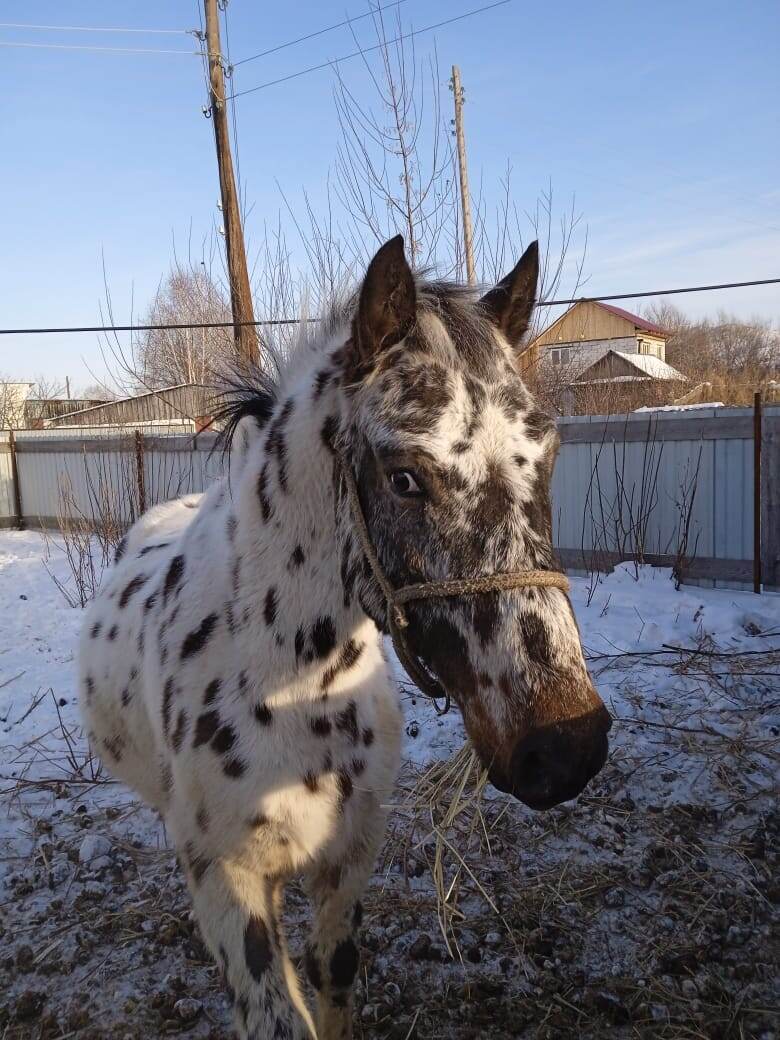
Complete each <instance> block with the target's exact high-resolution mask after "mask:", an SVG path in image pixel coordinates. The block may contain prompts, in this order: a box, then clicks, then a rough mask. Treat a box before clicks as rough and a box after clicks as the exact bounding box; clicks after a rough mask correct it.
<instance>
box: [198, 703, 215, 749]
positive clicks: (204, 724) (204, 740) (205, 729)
mask: <svg viewBox="0 0 780 1040" xmlns="http://www.w3.org/2000/svg"><path fill="white" fill-rule="evenodd" d="M219 722H220V719H219V715H218V714H217V712H216V711H207V712H205V713H204V714H203V715H199V716H198V721H197V722H196V723H195V739H194V740H193V742H192V746H193V747H194V748H198V747H201V746H202V745H203V744H208V743H209V742H210V741H211V740H212V739H213V737H214V734H215V733H216V732H217V730H218V729H219Z"/></svg>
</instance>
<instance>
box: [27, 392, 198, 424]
mask: <svg viewBox="0 0 780 1040" xmlns="http://www.w3.org/2000/svg"><path fill="white" fill-rule="evenodd" d="M213 399H214V391H213V390H212V389H211V388H209V387H206V386H201V385H200V384H199V383H180V384H179V385H178V386H166V387H162V388H161V389H159V390H149V391H148V392H146V393H143V394H136V395H135V396H133V397H123V398H121V399H119V400H117V401H107V402H106V403H105V404H99V405H93V406H92V407H89V408H81V409H79V410H76V411H70V412H68V413H67V414H65V415H58V416H56V417H55V418H52V419H49V420H47V421H46V424H45V425H46V427H47V428H50V427H55V426H56V427H58V428H59V427H74V426H148V425H150V424H156V425H161V424H162V425H165V426H167V427H180V428H181V430H182V431H184V432H197V431H198V430H201V429H203V428H204V427H206V426H209V425H210V424H211V417H212V415H213V411H214V403H213Z"/></svg>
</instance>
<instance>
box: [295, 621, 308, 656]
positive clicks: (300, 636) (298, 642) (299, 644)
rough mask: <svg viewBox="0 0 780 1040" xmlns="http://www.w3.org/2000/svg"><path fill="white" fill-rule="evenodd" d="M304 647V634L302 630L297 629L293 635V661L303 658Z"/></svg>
mask: <svg viewBox="0 0 780 1040" xmlns="http://www.w3.org/2000/svg"><path fill="white" fill-rule="evenodd" d="M305 646H306V633H305V631H304V630H303V628H298V630H297V631H296V633H295V660H296V661H300V659H301V657H303V649H304V647H305Z"/></svg>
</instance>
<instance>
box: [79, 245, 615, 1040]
mask: <svg viewBox="0 0 780 1040" xmlns="http://www.w3.org/2000/svg"><path fill="white" fill-rule="evenodd" d="M537 280H538V252H537V246H536V244H533V245H532V246H531V247H530V248H529V249H528V250H527V251H526V252H525V254H524V255H523V257H522V258H521V260H520V262H519V263H518V265H517V266H516V267H515V269H514V270H513V271H512V272H511V273H510V274H509V275H508V276H507V277H506V278H505V279H504V280H503V281H502V282H500V283H499V284H498V285H497V286H496V287H495V288H493V289H492V290H491V291H489V292H488V293H487V294H486V295H485V296H483V297H482V299H476V297H475V296H473V295H472V294H471V293H470V292H468V291H466V290H464V289H463V288H462V287H458V286H455V285H452V284H446V283H440V282H433V281H426V280H424V279H422V278H418V279H416V278H415V277H414V275H413V274H412V271H411V270H410V268H409V265H408V264H407V261H406V259H405V256H404V245H403V240H402V239H401V238H400V237H397V238H394V239H392V240H391V241H389V242H388V243H386V244H385V245H384V246H383V247H382V248H381V249H380V250H379V252H378V253H377V254H376V256H375V257H374V258H373V260H372V261H371V263H370V265H369V266H368V269H367V271H366V274H365V277H364V279H363V282H362V285H361V286H360V288H359V290H358V291H357V292H356V294H355V296H354V297H353V298H352V299H351V301H349V302H348V303H347V304H346V305H344V306H342V307H340V308H334V309H333V310H332V312H331V313H329V314H328V315H327V316H326V317H325V318H323V320H322V321H321V322H320V323H319V324H318V325H317V326H316V327H315V326H310V327H309V329H311V328H315V331H313V332H312V331H307V332H304V333H302V338H301V342H300V344H299V345H298V347H297V349H295V350H294V351H293V352H292V354H291V356H290V357H289V358H288V359H287V361H286V362H285V363H284V365H282V366H281V368H280V374H279V375H278V376H277V377H276V378H274V379H273V380H272V379H271V378H270V377H269V376H267V375H266V374H265V373H264V372H263V371H261V370H259V368H258V370H256V371H255V372H254V373H253V374H252V375H251V378H250V377H249V376H247V377H246V379H245V380H241V381H239V383H238V384H236V385H234V386H233V387H232V392H231V395H230V396H229V397H228V398H227V399H226V400H227V404H226V407H225V413H224V415H223V419H224V423H225V437H226V441H227V442H228V445H229V449H230V454H229V463H230V464H229V467H228V468H227V472H226V476H225V477H224V479H223V480H222V481H221V482H219V483H217V484H216V485H215V486H213V487H212V488H211V489H210V490H209V491H208V492H207V493H206V494H205V495H203V496H200V497H195V496H191V497H189V498H184V499H181V500H179V501H173V502H169V503H166V504H164V505H160V506H157V507H155V508H154V509H151V510H150V511H149V512H148V513H146V514H145V515H144V516H142V517H141V519H140V520H139V521H138V522H137V523H136V524H135V525H134V526H133V527H132V528H131V529H130V531H129V532H128V534H127V536H126V537H125V539H124V540H123V542H122V543H121V545H120V547H119V550H118V551H117V560H116V565H115V567H114V568H113V569H112V571H111V573H110V575H109V576H108V579H107V580H106V581H105V583H104V585H103V587H102V588H101V590H100V592H99V594H98V596H97V597H96V599H95V600H94V602H93V603H92V604H91V606H90V608H89V611H88V614H87V617H86V619H85V625H84V630H83V636H82V641H81V646H80V683H81V690H82V703H83V713H84V717H85V721H86V723H87V726H88V731H89V733H90V738H91V740H92V742H93V744H94V746H95V747H96V748H97V749H98V751H99V753H100V755H101V756H102V758H103V760H104V761H105V763H106V765H107V766H108V767H109V769H110V770H111V771H112V772H113V773H114V774H115V775H116V776H117V777H119V778H121V779H122V780H124V781H125V782H127V783H128V784H129V785H130V786H131V787H133V788H135V790H136V791H138V792H139V793H140V794H141V796H142V797H143V798H144V799H145V800H146V801H147V802H148V803H150V804H151V805H152V806H154V807H155V808H156V809H157V810H159V812H160V813H161V814H162V816H163V818H164V820H165V823H166V827H167V829H168V832H169V834H170V835H171V836H172V839H173V842H174V843H175V846H176V849H177V851H178V854H179V858H180V860H181V862H182V865H183V868H184V870H185V873H186V876H187V880H188V884H189V888H190V891H191V894H192V899H193V902H194V906H195V913H196V915H197V919H198V921H199V924H200V927H201V930H202V933H203V936H204V938H205V941H206V942H207V944H208V946H209V947H210V949H211V951H212V953H213V955H214V957H215V958H216V960H217V962H218V964H219V965H220V967H221V969H222V971H223V973H224V977H225V980H226V985H227V987H228V990H229V992H230V993H231V995H232V997H233V1000H234V1003H235V1024H236V1029H237V1031H238V1034H239V1036H240V1037H242V1038H252V1040H265V1038H280V1040H303V1038H311V1037H317V1038H318V1040H342V1038H349V1037H351V1036H352V1021H351V1017H352V1016H351V1011H352V996H351V991H352V985H353V981H354V978H355V975H356V972H357V969H358V947H357V944H356V938H357V933H358V930H359V927H360V922H361V916H362V909H361V902H360V900H361V896H362V894H363V890H364V888H365V886H366V883H367V880H368V878H369V876H370V874H371V872H372V865H373V862H374V859H375V855H376V852H377V847H378V844H379V842H380V839H381V837H382V834H383V831H384V827H385V814H384V811H383V805H385V804H386V803H387V802H388V801H389V799H390V798H391V792H392V789H393V784H394V780H395V775H396V769H397V766H398V763H399V747H400V728H401V714H400V708H399V703H398V695H397V691H396V686H395V683H394V682H393V679H392V676H391V674H390V670H389V666H388V661H387V659H386V657H385V655H384V653H383V643H382V634H383V633H385V634H387V633H388V632H389V634H390V635H391V636H392V637H393V639H394V640H395V641H396V645H397V646H398V648H399V652H401V651H402V659H404V660H405V661H406V663H407V664H408V667H409V669H410V671H411V673H412V674H413V676H414V677H415V679H416V681H418V682H419V683H420V684H421V685H423V686H428V687H429V688H430V687H432V688H433V689H434V690H438V689H439V688H440V689H441V690H442V691H444V692H445V693H446V694H447V695H451V697H452V699H453V700H454V701H455V702H456V704H457V707H458V709H459V710H460V712H461V713H462V716H463V720H464V723H465V727H466V730H467V732H468V735H469V737H470V739H471V742H472V744H473V746H474V748H475V749H476V751H477V753H478V754H479V756H480V758H481V760H482V762H483V763H484V765H485V767H486V768H487V769H488V771H489V776H490V779H491V781H492V783H493V784H494V785H495V786H496V787H497V788H499V789H500V790H501V791H505V792H509V793H510V794H511V795H513V796H514V797H516V798H519V799H520V800H522V801H523V802H525V803H527V804H528V805H529V806H531V807H532V808H534V809H545V808H549V807H551V806H553V805H555V804H557V803H559V802H561V801H563V800H566V799H570V798H573V797H574V796H575V795H577V794H578V793H579V792H580V791H581V790H582V788H583V787H584V785H585V784H586V783H587V782H588V780H589V779H590V778H591V777H592V776H594V775H595V774H596V773H597V772H598V771H599V769H600V768H601V766H602V765H603V763H604V760H605V756H606V752H607V731H608V729H609V716H608V714H607V712H606V710H605V708H604V705H603V703H602V702H601V700H600V699H599V697H598V695H597V693H596V691H595V690H594V688H593V685H592V683H591V681H590V679H589V677H588V673H587V670H586V667H585V663H584V660H583V654H582V647H581V644H580V638H579V632H578V629H577V624H576V621H575V619H574V615H573V612H572V609H571V606H570V603H569V600H568V597H567V595H566V592H565V587H566V585H565V578H563V576H562V575H560V574H558V573H557V572H556V569H555V564H554V559H553V552H552V547H551V509H550V477H551V473H552V468H553V463H554V460H555V455H556V451H557V448H558V437H557V434H556V431H555V426H554V424H553V422H552V421H551V420H550V419H549V418H548V417H547V416H546V415H545V414H544V413H543V412H541V411H540V410H539V409H538V408H537V407H536V406H535V404H534V401H533V399H532V397H531V395H530V393H529V392H528V390H527V389H526V387H525V386H524V384H523V382H522V380H521V378H520V376H519V374H518V368H517V351H518V347H519V344H520V342H521V340H522V337H523V335H524V333H525V332H526V329H527V327H528V323H529V318H530V315H531V312H532V309H533V306H534V302H535V295H536V287H537ZM548 579H549V580H548ZM409 587H411V593H409V596H408V597H407V596H405V595H402V594H401V593H403V592H404V590H407V591H408V589H409ZM421 589H422V590H423V591H421ZM396 590H400V591H398V593H397V594H396ZM423 597H424V598H423ZM300 875H302V876H303V878H304V880H305V882H306V884H307V887H308V891H309V893H310V895H311V899H312V903H313V917H314V922H313V928H312V932H311V935H310V937H309V941H308V944H307V948H306V953H305V956H304V966H305V969H306V972H307V975H308V978H309V980H310V982H311V984H312V987H313V989H314V991H315V992H316V1010H315V1013H314V1014H312V1012H311V1011H310V1010H309V1008H308V1006H307V1003H306V1001H305V999H304V997H303V994H302V991H301V988H300V985H299V981H298V978H297V975H296V971H295V968H294V967H293V965H292V962H291V960H290V957H289V954H288V951H287V947H286V943H285V937H284V931H283V928H282V922H281V920H280V910H281V906H282V899H283V891H284V886H285V884H286V882H287V881H288V880H289V879H290V878H292V877H293V876H300Z"/></svg>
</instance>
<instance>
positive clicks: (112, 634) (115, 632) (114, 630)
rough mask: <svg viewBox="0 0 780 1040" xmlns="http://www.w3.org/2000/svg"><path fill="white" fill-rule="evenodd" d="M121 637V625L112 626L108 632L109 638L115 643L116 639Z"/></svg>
mask: <svg viewBox="0 0 780 1040" xmlns="http://www.w3.org/2000/svg"><path fill="white" fill-rule="evenodd" d="M118 635H119V625H112V626H111V628H109V630H108V638H109V639H110V640H111V642H112V643H113V642H114V640H115V639H116V637H117V636H118Z"/></svg>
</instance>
